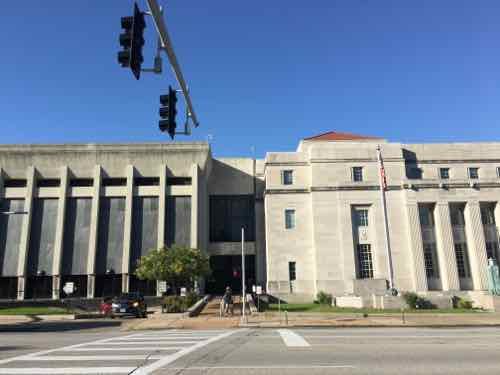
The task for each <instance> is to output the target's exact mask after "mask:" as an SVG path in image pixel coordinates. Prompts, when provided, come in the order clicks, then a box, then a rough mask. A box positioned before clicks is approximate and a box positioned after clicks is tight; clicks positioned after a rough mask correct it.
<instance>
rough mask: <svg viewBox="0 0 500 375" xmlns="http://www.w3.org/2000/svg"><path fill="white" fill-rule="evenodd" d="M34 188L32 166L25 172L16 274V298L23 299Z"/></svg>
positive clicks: (33, 170)
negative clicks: (23, 213) (22, 213)
mask: <svg viewBox="0 0 500 375" xmlns="http://www.w3.org/2000/svg"><path fill="white" fill-rule="evenodd" d="M35 186H36V169H35V167H33V166H30V167H28V169H27V171H26V197H25V200H24V211H25V212H26V214H25V215H23V216H24V218H23V225H22V229H21V239H20V241H19V262H18V269H17V274H18V276H19V278H18V287H17V298H18V299H20V300H22V299H24V287H25V284H26V268H27V266H28V247H29V243H30V231H31V219H32V216H33V209H32V208H33V195H34V192H35Z"/></svg>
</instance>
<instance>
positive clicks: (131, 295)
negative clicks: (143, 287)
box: [119, 293, 140, 299]
mask: <svg viewBox="0 0 500 375" xmlns="http://www.w3.org/2000/svg"><path fill="white" fill-rule="evenodd" d="M119 298H120V299H139V298H140V295H139V293H122V294H121V295H120V297H119Z"/></svg>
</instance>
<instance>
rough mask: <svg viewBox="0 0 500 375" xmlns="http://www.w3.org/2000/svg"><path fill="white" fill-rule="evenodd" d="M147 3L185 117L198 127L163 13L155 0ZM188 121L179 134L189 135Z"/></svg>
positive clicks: (149, 0)
mask: <svg viewBox="0 0 500 375" xmlns="http://www.w3.org/2000/svg"><path fill="white" fill-rule="evenodd" d="M147 3H148V6H149V10H150V12H149V13H147V14H149V15H150V16H151V17H152V18H153V20H154V23H155V26H156V30H157V31H158V36H159V39H160V43H161V49H163V50H164V51H165V52H166V53H167V56H168V60H169V62H170V66H171V67H172V70H173V71H174V75H175V77H176V79H177V82H178V83H179V86H180V88H181V90H180V91H181V92H182V94H183V95H184V99H185V100H186V107H187V117H188V119H189V118H191V120H192V121H193V124H194V126H195V127H198V125H199V122H198V118H197V117H196V113H195V112H194V108H193V103H192V101H191V97H190V96H189V90H188V87H187V84H186V81H185V80H184V76H183V75H182V71H181V67H180V66H179V62H178V61H177V57H176V56H175V52H174V47H173V45H172V40H171V39H170V36H169V35H168V31H167V26H166V24H165V20H164V19H163V12H162V11H163V10H162V9H161V8H160V6H159V5H158V2H157V1H156V0H147ZM188 119H186V124H185V131H184V133H180V134H186V135H189V134H191V132H190V129H189V126H188ZM177 134H179V133H177Z"/></svg>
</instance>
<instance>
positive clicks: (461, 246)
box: [455, 243, 471, 278]
mask: <svg viewBox="0 0 500 375" xmlns="http://www.w3.org/2000/svg"><path fill="white" fill-rule="evenodd" d="M455 257H456V259H457V270H458V277H460V278H468V277H470V276H471V275H470V265H469V257H468V254H467V245H466V244H465V243H457V244H455Z"/></svg>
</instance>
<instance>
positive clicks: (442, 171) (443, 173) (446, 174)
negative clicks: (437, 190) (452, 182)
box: [439, 168, 450, 180]
mask: <svg viewBox="0 0 500 375" xmlns="http://www.w3.org/2000/svg"><path fill="white" fill-rule="evenodd" d="M439 177H440V178H441V180H449V179H450V168H439Z"/></svg>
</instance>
